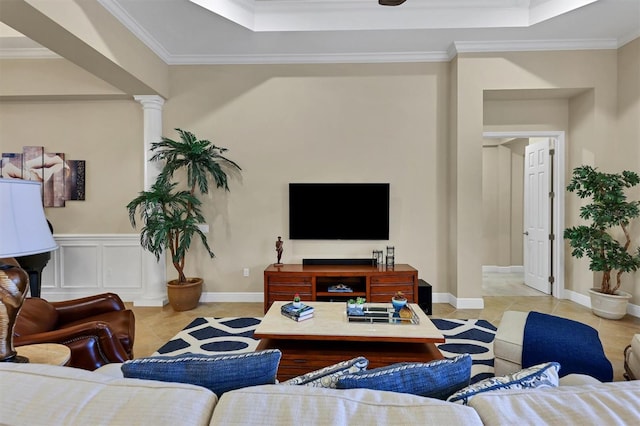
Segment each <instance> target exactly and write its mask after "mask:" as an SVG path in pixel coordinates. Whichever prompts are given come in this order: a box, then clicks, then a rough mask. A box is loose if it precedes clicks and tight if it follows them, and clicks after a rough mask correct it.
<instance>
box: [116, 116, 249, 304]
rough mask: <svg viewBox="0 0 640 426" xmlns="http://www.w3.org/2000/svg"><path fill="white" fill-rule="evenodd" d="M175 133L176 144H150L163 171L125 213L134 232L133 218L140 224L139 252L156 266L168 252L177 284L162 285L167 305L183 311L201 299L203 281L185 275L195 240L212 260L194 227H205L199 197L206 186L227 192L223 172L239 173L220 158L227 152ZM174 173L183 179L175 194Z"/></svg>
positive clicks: (190, 135) (189, 135) (165, 141)
mask: <svg viewBox="0 0 640 426" xmlns="http://www.w3.org/2000/svg"><path fill="white" fill-rule="evenodd" d="M176 131H177V132H178V133H179V134H180V140H179V141H175V140H171V139H169V138H166V137H163V138H162V140H161V141H160V142H155V143H153V144H151V150H152V151H153V152H154V155H153V156H152V157H151V159H150V161H164V166H163V168H162V171H161V172H160V174H159V175H158V177H157V179H156V182H155V183H154V184H153V185H152V186H151V188H150V190H149V191H142V192H140V194H139V195H138V196H137V197H136V198H134V199H133V200H132V201H131V202H130V203H129V204H128V205H127V209H128V211H129V220H130V221H131V225H132V226H133V227H134V228H135V227H136V217H137V215H138V214H139V217H140V218H141V220H142V222H143V223H144V226H143V227H142V229H141V231H140V244H141V245H142V247H143V248H144V249H145V250H147V251H149V252H150V253H152V254H153V255H154V256H155V257H156V259H158V260H159V259H160V256H161V255H163V253H165V252H167V251H168V252H169V254H170V256H171V263H172V264H173V266H174V268H175V269H176V271H177V272H178V278H177V279H174V280H171V281H169V282H168V283H167V295H168V298H169V303H170V304H171V306H172V307H173V308H174V309H175V310H177V311H185V310H189V309H193V308H195V307H196V306H197V305H198V301H199V300H200V295H201V294H202V283H203V280H202V279H201V278H188V277H187V276H186V275H185V258H186V255H187V252H188V251H189V248H190V246H191V243H192V241H193V239H194V238H196V237H198V238H199V239H200V241H202V244H203V246H204V248H205V250H206V251H207V253H208V254H209V256H210V257H211V258H213V257H214V256H215V255H214V253H213V251H211V248H210V247H209V244H208V242H207V236H206V235H205V234H204V233H203V232H202V231H201V229H200V228H199V226H198V225H199V224H202V223H204V222H205V218H204V216H203V215H202V211H201V206H202V201H201V200H200V199H199V198H198V195H204V194H208V193H209V184H210V183H211V182H215V185H216V188H222V189H224V190H225V191H229V185H228V176H227V171H232V170H235V171H240V170H241V169H240V166H238V165H237V164H236V163H235V162H233V161H231V160H229V159H228V158H225V157H224V156H223V155H222V154H223V153H224V152H225V151H227V149H226V148H221V147H218V146H216V145H214V144H212V143H211V142H210V141H208V140H205V139H198V138H197V137H196V136H195V135H194V134H193V133H191V132H188V131H185V130H181V129H176ZM179 171H183V172H184V174H185V175H186V188H185V189H178V183H177V182H172V180H173V179H174V175H175V174H176V173H178V172H179Z"/></svg>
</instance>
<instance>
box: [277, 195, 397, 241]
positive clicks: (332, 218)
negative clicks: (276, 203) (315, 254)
mask: <svg viewBox="0 0 640 426" xmlns="http://www.w3.org/2000/svg"><path fill="white" fill-rule="evenodd" d="M289 238H290V239H292V240H388V239H389V184H388V183H290V184H289Z"/></svg>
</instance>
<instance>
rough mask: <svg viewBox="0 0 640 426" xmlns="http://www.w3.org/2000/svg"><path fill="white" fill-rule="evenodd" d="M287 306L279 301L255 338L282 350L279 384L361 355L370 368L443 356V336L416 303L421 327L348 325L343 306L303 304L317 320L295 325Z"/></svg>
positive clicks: (412, 305) (261, 343)
mask: <svg viewBox="0 0 640 426" xmlns="http://www.w3.org/2000/svg"><path fill="white" fill-rule="evenodd" d="M285 303H287V302H274V303H273V305H272V306H271V308H269V311H267V313H266V314H265V316H264V318H263V320H262V322H261V323H260V324H259V325H258V327H257V328H256V330H255V332H254V334H253V335H254V336H255V337H258V338H260V339H261V340H260V343H259V344H258V347H257V349H256V350H264V349H280V350H281V351H282V359H281V361H280V367H279V368H278V380H280V381H282V380H287V379H290V378H292V377H295V376H298V375H300V374H304V373H308V372H310V371H313V370H317V369H319V368H322V367H326V366H328V365H331V364H335V363H337V362H340V361H345V360H348V359H351V358H355V357H357V356H364V357H366V358H367V359H368V360H369V368H370V369H371V368H377V367H382V366H385V365H389V364H394V363H396V362H428V361H432V360H434V359H443V358H444V357H443V356H442V354H441V353H440V351H439V350H438V348H437V347H436V345H435V343H443V342H444V336H443V335H442V333H440V331H439V330H438V329H437V328H436V326H435V325H433V323H432V322H431V320H430V319H429V317H427V315H425V313H424V312H423V311H422V310H421V309H420V307H419V306H418V305H416V304H410V305H411V308H412V309H413V311H414V312H415V314H416V316H417V317H418V319H419V324H389V323H360V322H349V321H348V320H347V313H346V305H345V303H343V302H304V303H306V304H308V305H311V306H313V307H314V308H315V312H314V317H313V318H311V319H308V320H305V321H302V322H295V321H292V320H291V319H289V318H287V317H285V316H283V315H282V314H281V313H280V307H281V306H282V305H283V304H285Z"/></svg>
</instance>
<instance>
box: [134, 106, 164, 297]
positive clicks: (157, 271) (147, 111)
mask: <svg viewBox="0 0 640 426" xmlns="http://www.w3.org/2000/svg"><path fill="white" fill-rule="evenodd" d="M134 99H135V100H136V101H138V102H140V103H141V104H142V108H143V110H144V189H145V191H146V190H149V189H150V188H151V185H153V183H154V182H155V181H156V177H157V176H158V174H159V173H160V170H161V169H162V165H161V164H159V163H155V162H153V163H152V162H150V161H149V159H150V158H151V156H152V155H153V152H152V151H151V144H152V143H153V142H158V141H160V139H161V138H162V106H163V105H164V99H162V98H161V97H160V96H157V95H141V96H134ZM166 288H167V264H166V258H165V256H160V261H156V258H155V256H153V255H152V254H151V253H149V252H148V251H146V250H144V251H143V253H142V289H143V295H142V298H141V299H140V300H135V301H134V303H133V304H134V306H164V305H166V304H167V290H166Z"/></svg>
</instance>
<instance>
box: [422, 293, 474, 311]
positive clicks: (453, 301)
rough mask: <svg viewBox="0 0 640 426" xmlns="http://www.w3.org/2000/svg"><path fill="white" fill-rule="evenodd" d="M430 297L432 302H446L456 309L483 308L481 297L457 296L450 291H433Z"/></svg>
mask: <svg viewBox="0 0 640 426" xmlns="http://www.w3.org/2000/svg"><path fill="white" fill-rule="evenodd" d="M431 297H432V301H433V303H448V304H449V305H451V306H453V307H454V308H456V309H484V299H482V297H477V298H458V297H456V296H454V295H453V294H451V293H434V294H433V295H432V296H431Z"/></svg>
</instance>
